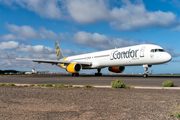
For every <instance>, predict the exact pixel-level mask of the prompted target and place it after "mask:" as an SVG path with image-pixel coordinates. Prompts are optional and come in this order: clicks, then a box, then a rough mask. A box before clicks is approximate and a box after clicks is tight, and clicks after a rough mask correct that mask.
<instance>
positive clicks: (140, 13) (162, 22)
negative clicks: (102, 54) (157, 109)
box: [0, 0, 180, 73]
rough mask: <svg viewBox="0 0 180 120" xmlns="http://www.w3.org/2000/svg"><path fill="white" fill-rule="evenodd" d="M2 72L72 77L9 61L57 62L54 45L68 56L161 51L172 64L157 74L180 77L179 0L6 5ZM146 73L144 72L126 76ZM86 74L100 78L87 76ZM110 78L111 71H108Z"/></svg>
mask: <svg viewBox="0 0 180 120" xmlns="http://www.w3.org/2000/svg"><path fill="white" fill-rule="evenodd" d="M0 28H1V29H0V69H2V70H4V69H15V70H29V71H30V70H31V69H32V68H35V69H36V70H43V71H46V70H49V71H57V72H58V71H59V72H66V71H65V70H63V69H61V68H59V67H57V66H53V65H50V64H38V63H33V62H31V61H13V60H10V59H7V55H6V51H8V52H9V54H10V56H12V57H22V58H37V59H52V60H55V59H56V54H55V44H54V41H55V40H58V42H59V44H60V47H61V49H62V51H63V53H64V55H65V56H70V55H76V54H81V53H87V52H94V51H100V50H106V49H112V48H115V47H117V48H119V47H125V46H131V45H137V44H143V43H151V44H156V45H160V46H161V47H163V48H164V49H165V51H167V52H169V53H170V54H171V55H172V57H173V59H172V61H171V62H169V63H166V64H162V65H155V66H153V67H152V68H149V70H150V71H151V69H152V70H153V72H154V73H180V68H179V67H178V66H180V49H179V45H180V1H179V0H143V1H141V0H129V1H128V0H0ZM133 69H136V72H137V73H143V72H144V69H143V67H142V66H139V67H126V70H125V73H133ZM82 72H96V70H90V71H89V70H83V71H82ZM102 72H103V73H107V72H108V70H107V68H105V69H103V70H102Z"/></svg>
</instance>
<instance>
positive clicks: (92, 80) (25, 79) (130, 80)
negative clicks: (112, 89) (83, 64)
mask: <svg viewBox="0 0 180 120" xmlns="http://www.w3.org/2000/svg"><path fill="white" fill-rule="evenodd" d="M117 79H119V80H120V81H122V82H123V83H124V84H126V85H132V86H145V87H146V86H147V87H160V86H162V83H163V82H164V81H167V80H170V81H173V82H174V86H175V87H180V76H175V75H169V76H168V75H152V76H148V77H147V78H143V77H142V76H141V75H109V74H108V75H103V76H94V75H89V74H88V75H87V74H81V75H80V76H79V77H72V76H71V75H70V74H46V75H9V76H0V83H16V84H46V83H52V84H57V83H62V84H73V85H86V84H89V85H99V86H110V85H111V82H112V81H115V80H117Z"/></svg>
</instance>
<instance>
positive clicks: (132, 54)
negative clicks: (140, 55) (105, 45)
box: [110, 49, 139, 60]
mask: <svg viewBox="0 0 180 120" xmlns="http://www.w3.org/2000/svg"><path fill="white" fill-rule="evenodd" d="M138 51H139V50H131V49H129V50H128V51H122V52H119V51H118V50H116V51H113V52H112V53H111V55H110V59H111V60H113V59H123V58H124V59H125V58H136V57H137V52H138Z"/></svg>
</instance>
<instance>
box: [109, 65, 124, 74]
mask: <svg viewBox="0 0 180 120" xmlns="http://www.w3.org/2000/svg"><path fill="white" fill-rule="evenodd" d="M124 70H125V67H124V66H114V67H109V71H111V72H115V73H122V72H123V71H124Z"/></svg>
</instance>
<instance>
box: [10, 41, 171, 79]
mask: <svg viewBox="0 0 180 120" xmlns="http://www.w3.org/2000/svg"><path fill="white" fill-rule="evenodd" d="M55 47H56V56H57V60H45V59H25V58H11V57H10V56H9V55H8V53H7V56H8V57H9V58H10V59H14V60H28V61H33V62H38V63H49V64H52V65H57V66H59V67H61V68H63V69H66V71H67V72H69V73H72V76H79V72H80V71H81V70H82V69H97V73H95V76H102V73H101V69H102V68H105V67H108V69H109V71H111V72H114V73H122V72H123V71H124V70H125V66H143V67H144V73H143V77H144V78H146V77H148V67H151V66H152V65H157V64H163V63H167V62H169V61H171V59H172V57H171V55H170V54H169V53H167V52H165V51H164V49H163V48H162V47H160V46H158V45H153V44H141V45H135V46H129V47H123V48H115V49H110V50H105V51H100V52H92V53H86V54H81V55H74V56H70V57H64V55H63V53H62V51H61V49H60V47H59V44H58V42H57V41H55Z"/></svg>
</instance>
